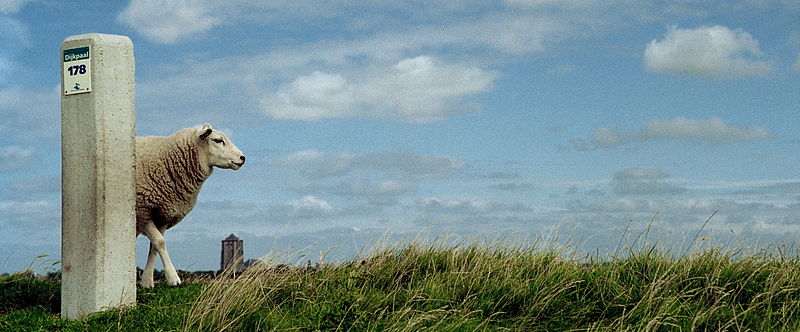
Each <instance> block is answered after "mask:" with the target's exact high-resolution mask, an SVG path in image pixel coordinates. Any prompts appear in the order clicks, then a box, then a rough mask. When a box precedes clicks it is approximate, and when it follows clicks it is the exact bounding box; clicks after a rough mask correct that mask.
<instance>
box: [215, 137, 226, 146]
mask: <svg viewBox="0 0 800 332" xmlns="http://www.w3.org/2000/svg"><path fill="white" fill-rule="evenodd" d="M212 141H214V143H222V145H225V141H224V140H222V139H221V138H215V139H212Z"/></svg>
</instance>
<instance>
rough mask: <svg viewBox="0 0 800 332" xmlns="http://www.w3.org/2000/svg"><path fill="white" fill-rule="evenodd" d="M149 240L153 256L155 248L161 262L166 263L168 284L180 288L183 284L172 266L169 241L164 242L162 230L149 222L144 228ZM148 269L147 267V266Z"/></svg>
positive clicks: (165, 270) (165, 269) (165, 273)
mask: <svg viewBox="0 0 800 332" xmlns="http://www.w3.org/2000/svg"><path fill="white" fill-rule="evenodd" d="M143 233H144V234H145V235H146V236H147V238H149V239H150V248H151V255H150V256H153V255H152V248H155V250H156V252H157V253H158V255H159V256H161V262H162V263H164V276H165V277H166V278H167V284H168V285H170V286H178V285H180V284H181V278H179V277H178V272H177V271H175V267H174V266H173V265H172V260H170V259H169V253H167V241H166V240H164V234H163V231H162V230H159V229H158V228H156V225H154V224H153V223H152V222H148V223H147V224H146V225H145V227H144V232H143ZM149 263H150V257H148V264H149ZM145 268H147V266H145Z"/></svg>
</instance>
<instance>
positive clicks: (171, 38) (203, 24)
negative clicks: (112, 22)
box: [117, 0, 222, 44]
mask: <svg viewBox="0 0 800 332" xmlns="http://www.w3.org/2000/svg"><path fill="white" fill-rule="evenodd" d="M210 11H211V10H210V9H209V8H208V7H207V6H206V5H205V4H204V2H203V1H198V0H178V1H158V0H131V2H130V3H128V6H127V7H125V9H124V10H123V11H122V12H121V13H120V14H119V16H117V21H119V22H120V23H122V24H124V25H127V26H129V27H131V28H133V29H135V30H136V31H138V32H139V33H141V34H143V35H144V36H145V37H147V38H148V39H151V40H153V41H155V42H158V43H162V44H174V43H176V42H178V41H181V40H184V39H187V38H190V37H194V36H196V35H198V34H201V33H203V32H206V31H208V30H210V29H211V28H213V27H214V26H217V25H219V24H221V23H222V21H221V20H220V19H219V18H217V17H214V16H212V15H211V14H210Z"/></svg>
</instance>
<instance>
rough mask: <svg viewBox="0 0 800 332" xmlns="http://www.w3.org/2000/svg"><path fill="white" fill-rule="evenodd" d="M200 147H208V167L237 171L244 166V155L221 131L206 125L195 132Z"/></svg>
mask: <svg viewBox="0 0 800 332" xmlns="http://www.w3.org/2000/svg"><path fill="white" fill-rule="evenodd" d="M197 135H198V136H197V137H198V138H199V140H200V145H201V146H202V145H205V146H207V147H208V149H207V151H208V165H209V166H216V167H219V168H229V169H233V170H237V169H239V168H241V167H242V165H244V159H245V158H244V154H243V153H242V151H240V150H239V148H237V147H236V145H234V144H233V142H231V140H230V139H228V137H226V136H225V134H223V133H222V132H221V131H218V130H214V129H212V128H211V125H209V124H208V123H206V124H205V125H203V128H201V129H200V130H198V131H197Z"/></svg>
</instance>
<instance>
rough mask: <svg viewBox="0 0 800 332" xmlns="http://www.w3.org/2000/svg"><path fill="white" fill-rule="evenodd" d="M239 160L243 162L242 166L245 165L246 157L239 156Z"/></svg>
mask: <svg viewBox="0 0 800 332" xmlns="http://www.w3.org/2000/svg"><path fill="white" fill-rule="evenodd" d="M239 160H241V161H242V164H244V156H239Z"/></svg>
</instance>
